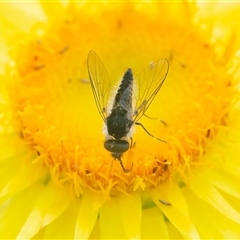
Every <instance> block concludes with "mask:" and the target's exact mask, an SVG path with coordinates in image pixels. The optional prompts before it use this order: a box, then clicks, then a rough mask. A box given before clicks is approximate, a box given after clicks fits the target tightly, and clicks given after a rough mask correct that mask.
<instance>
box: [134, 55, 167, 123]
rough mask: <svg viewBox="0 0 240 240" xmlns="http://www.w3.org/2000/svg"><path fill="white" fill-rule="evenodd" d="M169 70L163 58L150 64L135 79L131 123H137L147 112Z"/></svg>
mask: <svg viewBox="0 0 240 240" xmlns="http://www.w3.org/2000/svg"><path fill="white" fill-rule="evenodd" d="M168 70H169V63H168V60H167V59H165V58H163V59H159V60H158V61H156V62H153V63H152V64H150V65H149V66H148V67H147V68H146V69H144V70H143V71H142V72H141V73H140V74H138V75H137V76H136V77H135V81H136V90H135V91H133V98H135V107H134V115H133V121H134V122H137V121H138V120H139V119H140V118H141V117H142V115H143V114H144V113H145V112H146V111H147V109H148V108H149V106H150V104H151V103H152V101H153V99H154V98H155V97H156V95H157V93H158V91H159V90H160V89H161V87H162V85H163V83H164V81H165V79H166V77H167V74H168Z"/></svg>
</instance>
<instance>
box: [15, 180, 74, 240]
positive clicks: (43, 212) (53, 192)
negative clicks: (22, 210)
mask: <svg viewBox="0 0 240 240" xmlns="http://www.w3.org/2000/svg"><path fill="white" fill-rule="evenodd" d="M68 204H69V194H67V191H66V189H64V188H59V187H56V185H54V184H53V183H52V182H49V183H48V185H47V186H46V187H45V189H44V191H43V192H42V194H41V195H40V197H39V198H38V199H37V202H36V204H35V206H34V208H33V210H32V212H31V213H30V215H29V216H28V218H27V220H26V222H25V223H24V225H23V227H22V229H21V230H20V232H19V234H18V236H17V239H22V238H25V239H29V238H31V237H32V236H34V235H35V234H36V233H37V232H38V231H39V230H40V229H41V228H43V227H44V226H46V225H48V224H49V223H51V222H52V221H53V220H55V219H56V218H57V217H58V216H59V215H60V214H61V213H62V212H63V211H64V210H65V209H66V208H67V206H68Z"/></svg>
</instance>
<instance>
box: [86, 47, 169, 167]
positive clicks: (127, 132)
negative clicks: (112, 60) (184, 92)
mask: <svg viewBox="0 0 240 240" xmlns="http://www.w3.org/2000/svg"><path fill="white" fill-rule="evenodd" d="M87 66H88V74H89V78H90V83H91V87H92V91H93V95H94V98H95V102H96V105H97V108H98V111H99V113H100V115H101V117H102V119H103V121H104V123H105V128H106V129H105V130H106V132H105V134H106V139H105V142H104V148H105V149H106V150H107V151H109V152H111V153H112V156H113V157H114V158H115V159H118V160H119V162H120V164H121V166H122V169H123V170H124V172H128V170H127V169H125V168H124V166H123V163H122V160H121V157H122V155H123V153H124V152H126V151H127V150H128V149H129V148H130V147H131V146H130V144H129V139H131V144H132V137H131V135H132V128H133V125H134V124H136V125H140V126H141V127H142V128H143V129H144V130H145V131H146V132H147V134H149V135H150V136H152V137H154V136H153V135H152V134H150V133H149V132H148V131H147V129H146V128H145V127H144V126H143V125H142V124H141V123H139V122H138V120H139V119H140V118H141V117H142V116H143V115H144V113H145V112H146V110H147V109H148V107H149V106H150V104H151V102H152V101H153V99H154V98H155V96H156V95H157V93H158V91H159V90H160V88H161V87H162V85H163V83H164V80H165V78H166V76H167V74H168V69H169V64H168V60H167V59H159V60H158V61H156V62H153V63H152V64H150V65H149V66H148V67H147V68H146V69H145V70H143V71H142V72H141V73H140V74H138V75H137V76H136V77H135V78H133V73H132V69H131V68H129V69H127V71H126V72H125V73H124V75H123V79H122V80H121V83H120V86H119V87H118V90H117V92H116V93H115V96H114V98H113V101H112V102H111V101H109V100H110V99H109V94H110V90H112V86H111V82H110V78H109V75H108V73H107V70H106V68H105V67H104V64H103V62H102V61H101V59H100V58H99V57H98V55H97V54H96V53H95V52H94V51H90V52H89V54H88V59H87ZM135 81H136V84H135ZM155 138H156V137H155ZM156 139H158V140H159V141H163V142H165V141H164V140H161V139H159V138H156Z"/></svg>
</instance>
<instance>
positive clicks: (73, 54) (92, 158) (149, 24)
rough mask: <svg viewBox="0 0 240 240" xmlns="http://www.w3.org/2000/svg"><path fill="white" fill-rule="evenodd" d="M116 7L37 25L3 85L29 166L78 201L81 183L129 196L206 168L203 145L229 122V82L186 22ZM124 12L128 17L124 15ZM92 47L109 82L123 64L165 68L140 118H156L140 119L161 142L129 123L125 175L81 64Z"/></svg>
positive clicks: (81, 11)
mask: <svg viewBox="0 0 240 240" xmlns="http://www.w3.org/2000/svg"><path fill="white" fill-rule="evenodd" d="M116 5H118V4H116ZM96 6H97V4H96ZM119 6H121V7H119V8H118V10H117V11H116V10H115V11H114V13H112V12H111V7H110V6H108V7H110V9H108V8H106V9H105V10H103V12H101V13H100V12H97V11H96V10H95V8H94V7H93V6H90V7H89V6H85V7H83V8H81V9H75V11H68V12H67V14H66V16H65V17H64V18H63V19H60V20H56V21H54V22H53V23H52V24H49V25H48V26H36V28H35V29H34V31H33V33H32V36H31V39H32V40H30V41H26V40H24V39H22V40H21V41H20V51H19V52H18V53H17V59H16V64H17V65H16V72H15V74H14V79H13V82H12V85H11V86H10V87H11V94H12V100H13V106H14V112H15V113H16V116H15V119H16V126H17V128H18V131H19V134H20V135H21V137H22V138H23V139H24V141H26V142H27V144H28V145H29V146H30V147H31V148H32V149H33V150H35V151H36V158H35V159H34V160H33V162H34V163H36V164H41V165H43V166H45V167H47V168H49V169H50V171H51V175H52V177H53V178H54V179H55V180H56V181H59V182H61V183H63V182H65V183H67V184H69V185H70V186H71V187H72V189H74V191H75V194H76V195H77V196H80V194H81V193H82V191H83V190H82V189H83V188H84V187H89V188H91V189H92V190H93V191H102V192H104V194H106V193H107V194H110V193H111V192H112V191H113V190H114V189H115V190H119V191H123V192H129V191H133V190H134V191H135V190H136V189H137V188H139V187H140V188H142V189H143V190H144V189H145V188H146V187H148V188H152V187H154V188H155V187H157V186H158V185H159V184H160V183H161V182H162V181H164V180H166V179H168V178H169V177H172V176H173V175H175V174H176V173H180V174H181V176H183V175H185V174H186V173H189V172H191V169H192V167H193V165H194V166H195V167H196V166H198V165H199V166H202V165H203V164H205V163H203V162H202V159H201V157H202V156H203V155H204V154H205V148H206V146H207V144H208V142H209V140H210V139H212V138H214V137H215V136H216V134H217V133H218V131H219V129H220V128H221V127H222V126H225V125H226V124H227V112H228V110H229V104H230V95H231V94H232V83H231V78H230V77H229V76H227V75H226V73H225V71H224V70H225V69H224V68H223V67H221V66H220V67H219V66H218V67H215V66H214V65H213V63H212V59H213V58H214V55H213V51H211V49H210V46H209V45H208V44H207V43H205V42H202V40H201V39H200V37H198V35H197V34H196V33H195V32H193V31H191V28H190V26H189V28H190V29H189V31H188V32H186V31H185V29H186V26H184V27H183V26H181V25H177V23H176V22H167V23H166V22H165V21H164V19H161V20H162V21H156V20H155V18H154V16H155V17H156V16H158V15H159V14H160V12H161V9H160V8H159V9H150V10H151V11H153V12H152V14H149V11H147V12H146V11H145V10H144V4H143V5H140V7H139V8H136V6H134V5H129V4H119ZM84 8H86V11H85V10H84ZM115 8H116V6H114V9H115ZM123 11H128V14H126V15H124V17H123ZM84 12H87V13H86V14H84ZM131 13H132V14H131ZM133 13H134V14H133ZM93 19H94V20H93ZM137 19H141V22H140V21H138V20H137ZM143 19H144V20H143ZM106 22H108V24H107V23H106ZM104 23H105V24H104ZM130 23H131V28H130ZM146 28H148V31H147V32H146V30H145V29H146ZM116 41H117V44H116ZM186 41H187V45H186ZM144 46H146V47H144ZM91 49H94V50H95V51H96V52H97V53H98V54H99V55H100V57H101V58H102V60H103V62H104V64H105V66H106V68H107V69H108V72H109V75H110V78H111V80H112V81H113V83H114V84H118V82H119V80H120V79H121V77H122V75H123V73H124V71H125V70H126V69H127V68H128V67H129V66H131V67H132V68H133V71H134V73H137V72H140V71H141V70H143V69H144V67H146V66H147V65H148V64H149V63H150V62H152V61H154V60H157V59H159V58H163V57H164V58H167V59H169V62H170V70H169V74H168V76H167V79H166V81H165V84H164V85H163V87H162V89H161V90H160V92H159V96H157V98H156V99H155V101H154V103H153V104H152V106H151V107H150V109H149V111H148V112H147V115H148V116H149V117H151V118H153V119H149V118H147V117H145V116H143V117H142V119H141V121H140V122H141V123H142V124H143V125H144V126H145V128H146V129H147V130H148V131H149V132H150V133H151V134H153V135H154V136H156V137H158V138H161V139H163V140H165V141H167V144H165V143H163V142H160V141H158V140H156V139H154V138H152V137H151V136H149V135H147V133H146V132H145V131H144V130H143V129H142V128H141V127H138V126H137V127H135V130H136V134H134V135H133V147H132V148H131V149H130V150H129V151H128V152H127V153H125V154H124V155H123V164H124V166H126V168H127V169H131V171H130V172H129V173H125V172H124V171H123V170H122V168H121V166H120V164H119V162H118V161H114V159H113V158H112V157H111V154H110V153H109V152H107V151H106V150H105V149H104V147H103V142H104V136H103V134H102V133H101V128H102V125H103V124H104V123H103V122H102V119H101V118H100V115H99V114H98V111H97V108H96V106H95V103H94V98H93V95H92V93H91V87H90V84H89V80H88V75H87V67H86V58H87V54H88V52H89V51H90V50H91ZM154 118H155V119H154ZM139 179H140V180H139Z"/></svg>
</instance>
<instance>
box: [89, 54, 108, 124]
mask: <svg viewBox="0 0 240 240" xmlns="http://www.w3.org/2000/svg"><path fill="white" fill-rule="evenodd" d="M87 67H88V74H89V79H90V83H91V87H92V92H93V95H94V98H95V102H96V105H97V108H98V111H99V113H100V115H101V117H102V119H103V120H104V121H105V119H106V117H107V103H108V97H109V91H110V89H111V83H110V78H109V75H108V72H107V70H106V68H105V66H104V64H103V62H102V60H101V59H100V58H99V56H98V55H97V54H96V53H95V52H94V51H90V52H89V54H88V58H87Z"/></svg>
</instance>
